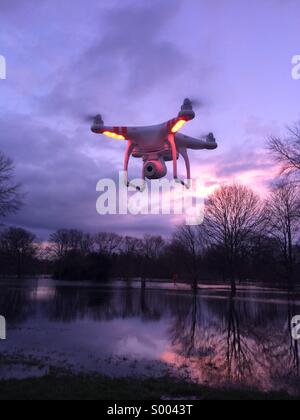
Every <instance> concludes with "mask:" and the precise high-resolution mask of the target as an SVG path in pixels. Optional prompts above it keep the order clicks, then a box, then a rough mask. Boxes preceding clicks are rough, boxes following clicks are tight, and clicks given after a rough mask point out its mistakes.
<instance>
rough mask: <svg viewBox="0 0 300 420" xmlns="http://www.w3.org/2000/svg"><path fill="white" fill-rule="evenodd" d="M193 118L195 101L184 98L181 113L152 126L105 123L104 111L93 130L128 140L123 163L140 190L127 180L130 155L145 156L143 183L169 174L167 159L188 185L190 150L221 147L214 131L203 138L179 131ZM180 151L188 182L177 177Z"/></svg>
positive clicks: (95, 121)
mask: <svg viewBox="0 0 300 420" xmlns="http://www.w3.org/2000/svg"><path fill="white" fill-rule="evenodd" d="M194 118H195V112H194V110H193V103H192V101H191V100H189V99H185V101H184V103H183V105H182V107H181V111H180V112H179V114H178V117H176V118H174V119H172V120H169V121H167V122H165V123H163V124H159V125H154V126H150V127H109V126H106V125H104V122H103V119H102V117H101V115H97V116H96V117H95V118H94V121H93V125H92V127H91V130H92V132H93V133H96V134H104V135H105V136H108V137H110V138H113V139H116V140H127V141H128V145H127V150H126V155H125V164H124V171H125V182H126V186H127V187H130V186H133V187H134V188H136V189H137V190H139V191H141V190H142V189H143V188H141V187H138V186H135V185H133V184H132V183H131V182H129V181H128V165H129V160H130V157H131V156H133V157H134V158H140V159H143V162H144V164H143V173H142V179H143V182H144V185H145V183H146V179H150V180H153V179H161V178H164V177H165V176H166V175H167V166H166V162H170V161H173V173H174V179H175V180H176V182H179V183H181V184H182V185H184V186H185V187H186V188H190V186H191V166H190V160H189V156H188V152H187V150H188V149H192V150H204V149H207V150H214V149H216V148H217V147H218V145H217V143H216V140H215V137H214V135H213V134H212V133H210V134H208V136H205V137H204V138H202V139H195V138H193V137H189V136H185V135H183V134H180V133H179V130H180V129H181V128H182V127H183V126H184V125H185V124H186V123H187V122H189V121H191V120H193V119H194ZM179 155H181V156H182V157H183V159H184V161H185V166H186V171H187V183H185V182H184V181H181V180H179V178H178V169H177V160H178V159H179Z"/></svg>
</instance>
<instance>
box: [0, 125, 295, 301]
mask: <svg viewBox="0 0 300 420" xmlns="http://www.w3.org/2000/svg"><path fill="white" fill-rule="evenodd" d="M268 147H269V150H270V152H271V153H272V155H273V157H274V159H275V160H276V161H277V162H278V163H279V164H280V165H281V174H280V177H278V179H277V180H276V181H275V182H274V184H273V186H272V187H271V188H270V191H269V194H268V196H267V197H264V198H261V197H260V196H259V195H258V194H257V193H256V192H255V191H254V190H253V189H251V188H249V187H246V186H244V185H241V184H239V183H231V184H226V185H222V186H220V187H219V188H218V189H216V190H215V191H214V192H213V193H212V194H211V195H210V196H209V197H208V198H207V200H206V206H205V207H206V210H205V218H204V223H203V224H202V225H200V226H195V227H190V226H185V225H182V226H179V227H178V228H177V229H176V231H175V232H174V234H173V236H172V238H171V239H169V240H166V239H163V238H162V237H161V236H159V235H145V236H144V237H143V238H134V237H129V236H125V237H122V236H120V235H118V234H116V233H106V232H100V233H97V234H94V235H91V234H89V233H84V232H81V231H78V230H75V229H74V230H66V229H61V230H58V231H57V232H55V233H53V234H52V235H51V236H50V238H49V240H48V242H47V244H46V245H45V243H39V242H38V241H37V239H36V237H35V235H34V234H33V233H31V232H28V231H26V230H24V229H20V228H7V229H4V230H3V229H2V232H1V233H0V274H2V275H17V276H18V277H22V276H24V275H32V274H36V273H41V272H42V273H44V272H45V273H46V272H48V273H51V274H52V275H53V276H55V277H56V278H61V279H68V280H98V281H101V280H103V279H106V278H112V277H120V278H125V279H130V278H133V277H139V278H141V279H142V280H143V283H142V284H143V285H144V284H145V282H146V280H147V279H148V278H163V279H170V278H172V279H173V280H174V281H177V279H182V280H184V281H188V282H190V284H191V286H192V287H193V289H194V290H196V289H197V285H198V284H199V282H202V281H218V280H221V281H226V282H228V283H229V284H230V286H231V289H232V292H233V293H235V291H236V287H237V284H238V283H241V282H243V281H247V280H251V281H270V282H274V281H276V282H281V283H284V284H286V285H287V286H289V287H293V286H294V285H295V284H296V283H297V280H298V279H299V278H300V276H299V274H300V241H299V232H300V192H299V171H300V125H298V126H295V127H294V128H290V129H289V130H288V135H287V137H286V138H271V139H270V140H269V142H268ZM12 173H13V164H12V162H11V161H10V160H9V159H7V158H6V157H4V156H3V155H0V216H1V217H5V216H6V215H7V214H9V213H11V212H14V211H17V210H18V209H19V208H20V206H21V205H22V196H21V193H20V187H19V186H18V185H16V184H14V183H13V181H12Z"/></svg>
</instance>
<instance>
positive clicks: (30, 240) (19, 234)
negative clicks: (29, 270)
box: [1, 228, 37, 277]
mask: <svg viewBox="0 0 300 420" xmlns="http://www.w3.org/2000/svg"><path fill="white" fill-rule="evenodd" d="M35 241H36V237H35V235H34V234H32V233H31V232H28V231H26V230H24V229H20V228H9V229H7V230H5V231H4V232H3V233H2V235H1V248H2V249H3V250H4V252H5V253H6V254H7V255H8V256H9V257H11V258H13V260H14V264H15V267H16V271H17V275H18V277H22V275H23V268H24V262H25V260H26V259H29V258H33V257H34V256H35V254H36V251H37V247H36V243H35Z"/></svg>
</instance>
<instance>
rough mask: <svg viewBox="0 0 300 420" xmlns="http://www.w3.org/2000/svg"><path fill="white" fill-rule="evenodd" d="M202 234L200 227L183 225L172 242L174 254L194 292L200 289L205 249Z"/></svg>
mask: <svg viewBox="0 0 300 420" xmlns="http://www.w3.org/2000/svg"><path fill="white" fill-rule="evenodd" d="M202 233H203V231H202V230H201V229H199V228H198V227H195V226H185V225H183V226H180V227H179V228H178V229H177V231H176V232H175V234H174V236H173V242H172V249H173V252H174V254H175V255H177V258H178V259H179V260H180V261H181V262H182V263H183V265H184V267H185V271H186V272H187V274H188V276H189V277H190V279H191V281H192V287H193V290H194V291H197V287H198V279H199V271H200V260H201V255H202V253H203V249H204V243H203V235H202Z"/></svg>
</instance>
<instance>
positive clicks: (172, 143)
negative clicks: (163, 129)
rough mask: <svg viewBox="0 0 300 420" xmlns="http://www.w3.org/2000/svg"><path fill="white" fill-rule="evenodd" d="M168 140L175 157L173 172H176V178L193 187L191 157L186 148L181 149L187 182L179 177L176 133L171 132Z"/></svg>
mask: <svg viewBox="0 0 300 420" xmlns="http://www.w3.org/2000/svg"><path fill="white" fill-rule="evenodd" d="M168 141H169V143H170V146H171V151H172V159H173V173H174V179H175V181H176V182H177V183H179V184H181V185H183V186H184V187H186V188H187V189H189V188H190V187H191V165H190V159H189V155H188V152H187V149H186V148H182V149H180V150H179V153H180V154H181V156H182V157H183V159H184V162H185V166H186V172H187V183H186V182H184V181H183V180H180V179H179V178H178V167H177V147H176V143H175V135H174V134H169V136H168Z"/></svg>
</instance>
